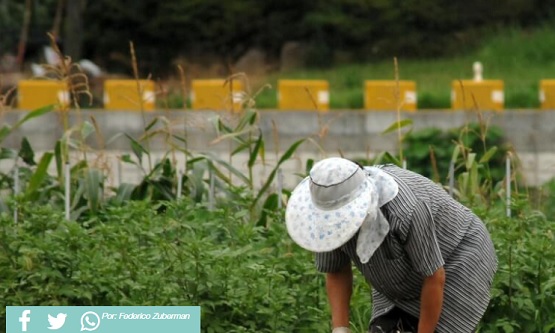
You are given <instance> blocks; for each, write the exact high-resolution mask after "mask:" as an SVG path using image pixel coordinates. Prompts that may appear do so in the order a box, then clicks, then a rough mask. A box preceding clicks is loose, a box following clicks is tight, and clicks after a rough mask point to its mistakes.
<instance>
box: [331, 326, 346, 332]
mask: <svg viewBox="0 0 555 333" xmlns="http://www.w3.org/2000/svg"><path fill="white" fill-rule="evenodd" d="M331 333H351V330H350V329H349V328H348V327H336V328H334V329H333V331H331Z"/></svg>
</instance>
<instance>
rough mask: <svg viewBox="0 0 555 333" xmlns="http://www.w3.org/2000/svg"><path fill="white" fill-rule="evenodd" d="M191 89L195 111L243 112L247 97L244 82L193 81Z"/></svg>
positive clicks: (220, 80)
mask: <svg viewBox="0 0 555 333" xmlns="http://www.w3.org/2000/svg"><path fill="white" fill-rule="evenodd" d="M191 86H192V89H191V107H192V109H194V110H230V109H231V108H233V111H241V110H242V108H243V99H244V96H245V93H244V87H243V82H242V81H239V80H232V81H231V89H230V82H227V83H226V81H225V80H223V79H211V80H193V81H192V84H191Z"/></svg>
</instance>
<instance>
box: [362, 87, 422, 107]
mask: <svg viewBox="0 0 555 333" xmlns="http://www.w3.org/2000/svg"><path fill="white" fill-rule="evenodd" d="M397 107H399V108H400V110H403V111H416V83H415V82H414V81H398V82H396V81H386V80H377V81H376V80H368V81H365V82H364V109H366V110H384V111H386V110H397Z"/></svg>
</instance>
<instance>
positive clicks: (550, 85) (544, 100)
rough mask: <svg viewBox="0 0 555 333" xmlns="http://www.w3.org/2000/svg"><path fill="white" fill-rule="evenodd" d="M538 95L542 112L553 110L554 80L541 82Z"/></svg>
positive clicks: (554, 105) (554, 104)
mask: <svg viewBox="0 0 555 333" xmlns="http://www.w3.org/2000/svg"><path fill="white" fill-rule="evenodd" d="M539 95H540V96H539V98H540V107H541V109H542V110H555V80H541V81H540V92H539Z"/></svg>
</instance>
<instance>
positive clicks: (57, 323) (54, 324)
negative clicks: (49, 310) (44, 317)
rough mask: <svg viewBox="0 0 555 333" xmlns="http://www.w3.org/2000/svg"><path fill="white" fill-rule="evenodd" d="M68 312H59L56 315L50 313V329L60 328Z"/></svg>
mask: <svg viewBox="0 0 555 333" xmlns="http://www.w3.org/2000/svg"><path fill="white" fill-rule="evenodd" d="M66 317H67V314H66V313H58V315H57V316H56V317H52V316H51V315H48V323H49V324H50V327H49V328H48V329H49V330H59V329H60V328H62V326H64V324H65V322H66Z"/></svg>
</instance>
